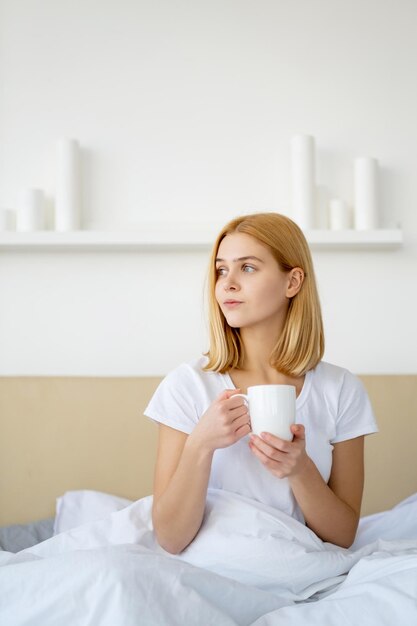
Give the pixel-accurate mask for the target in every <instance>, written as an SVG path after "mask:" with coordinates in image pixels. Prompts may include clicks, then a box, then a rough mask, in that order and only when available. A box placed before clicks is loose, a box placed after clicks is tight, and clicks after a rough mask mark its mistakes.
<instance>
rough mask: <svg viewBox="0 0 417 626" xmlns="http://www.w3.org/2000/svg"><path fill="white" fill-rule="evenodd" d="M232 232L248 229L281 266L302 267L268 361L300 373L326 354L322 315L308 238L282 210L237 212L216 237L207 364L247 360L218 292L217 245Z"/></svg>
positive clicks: (238, 364) (222, 366)
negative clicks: (253, 212)
mask: <svg viewBox="0 0 417 626" xmlns="http://www.w3.org/2000/svg"><path fill="white" fill-rule="evenodd" d="M232 233H245V234H246V235H250V236H251V237H254V238H255V239H257V240H258V241H260V242H261V243H263V244H264V245H266V246H267V247H268V248H269V249H270V251H271V253H272V255H273V256H274V258H275V259H276V261H277V263H278V265H279V267H280V268H281V270H282V271H284V272H289V271H290V270H291V269H293V268H294V267H299V268H301V269H302V270H303V272H304V281H303V283H302V285H301V288H300V290H299V292H298V293H297V294H296V295H295V296H294V297H293V298H291V300H290V303H289V307H288V312H287V317H286V320H285V324H284V328H283V330H282V333H281V335H280V337H279V338H278V341H277V343H276V345H275V346H274V348H273V350H272V353H271V357H270V364H271V365H272V366H273V367H274V368H275V369H276V370H277V371H279V372H282V373H283V374H285V375H287V376H302V375H304V374H305V373H306V372H307V371H308V370H310V369H313V368H314V367H315V366H316V365H317V364H318V363H319V361H320V360H321V359H322V357H323V353H324V332H323V321H322V316H321V308H320V301H319V296H318V292H317V286H316V279H315V276H314V269H313V261H312V258H311V253H310V249H309V247H308V243H307V241H306V238H305V237H304V235H303V233H302V231H301V229H300V228H299V227H298V226H297V224H295V222H293V221H292V220H291V219H289V218H288V217H285V216H284V215H280V214H278V213H255V214H253V215H244V216H241V217H237V218H235V219H233V220H232V221H230V222H229V223H228V224H226V226H224V228H222V230H221V232H220V233H219V235H218V237H217V239H216V241H215V243H214V246H213V251H212V254H211V259H210V266H209V274H208V300H209V311H208V317H209V335H210V347H209V350H208V352H206V353H205V354H206V356H208V363H207V364H206V365H205V367H204V370H206V371H215V372H220V373H225V372H226V371H228V370H229V369H241V368H242V366H243V361H244V346H243V342H242V340H241V336H240V331H239V329H238V328H232V327H230V326H229V325H228V323H227V321H226V319H225V317H224V315H223V313H222V311H221V309H220V306H219V304H218V303H217V300H216V297H215V287H216V282H217V272H216V257H217V254H218V249H219V246H220V243H221V242H222V241H223V239H224V238H225V237H226V236H227V235H230V234H232Z"/></svg>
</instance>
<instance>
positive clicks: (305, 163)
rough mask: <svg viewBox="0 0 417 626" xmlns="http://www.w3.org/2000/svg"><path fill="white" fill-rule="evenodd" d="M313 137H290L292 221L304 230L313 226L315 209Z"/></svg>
mask: <svg viewBox="0 0 417 626" xmlns="http://www.w3.org/2000/svg"><path fill="white" fill-rule="evenodd" d="M314 156H315V155H314V137H312V136H311V135H301V134H300V135H294V137H292V139H291V192H292V211H293V218H294V221H295V222H297V224H298V225H299V226H300V227H301V228H302V229H304V230H309V229H311V228H314V216H315V209H316V206H315V205H316V186H315V162H314V161H315V159H314Z"/></svg>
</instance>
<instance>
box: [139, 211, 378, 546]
mask: <svg viewBox="0 0 417 626" xmlns="http://www.w3.org/2000/svg"><path fill="white" fill-rule="evenodd" d="M209 283H210V284H209V298H210V300H209V304H210V311H209V317H210V347H209V351H208V353H207V354H206V355H205V356H204V357H202V358H200V359H197V360H196V361H193V362H191V363H184V364H183V365H181V366H179V367H178V368H176V369H175V370H174V371H173V372H171V373H170V374H169V375H168V376H167V377H166V378H165V379H164V380H163V381H162V383H161V385H160V386H159V387H158V389H157V390H156V392H155V394H154V396H153V398H152V399H151V401H150V403H149V405H148V407H147V409H146V411H145V414H146V415H147V416H149V417H151V418H152V419H154V420H156V421H157V422H159V442H158V456H157V462H156V469H155V482H154V501H153V511H152V517H153V524H154V529H155V533H156V537H157V539H158V542H159V543H160V545H161V546H162V547H163V548H164V549H165V550H167V551H168V552H171V553H173V554H177V553H179V552H181V551H182V550H184V548H186V547H187V545H189V543H190V542H191V541H192V540H193V539H194V537H195V536H196V534H197V533H198V531H199V529H200V527H201V524H202V520H203V515H204V509H205V502H206V494H207V488H208V487H214V488H219V489H225V490H228V491H232V492H235V493H238V494H241V495H244V496H247V497H250V498H253V499H256V500H258V501H261V502H263V503H265V504H268V505H271V506H274V507H277V508H278V509H280V510H282V511H284V512H285V513H288V514H289V515H291V516H293V517H295V518H296V519H298V520H300V521H301V522H302V523H306V524H307V525H308V527H309V528H310V529H311V530H313V531H314V532H315V533H316V534H317V535H318V536H319V537H320V538H321V539H322V540H323V541H327V542H331V543H334V544H336V545H339V546H342V547H349V546H350V545H351V544H352V543H353V540H354V538H355V534H356V529H357V525H358V521H359V515H360V505H361V499H362V490H363V481H364V468H363V465H364V461H363V457H364V451H363V439H364V435H366V434H369V433H372V432H376V431H377V427H376V423H375V419H374V416H373V413H372V408H371V406H370V403H369V399H368V397H367V394H366V392H365V390H364V388H363V386H362V384H361V383H360V381H359V380H358V379H357V378H356V377H355V376H353V375H352V374H351V373H350V372H349V371H347V370H345V369H342V368H340V367H336V366H334V365H330V364H329V363H325V362H323V361H322V360H321V359H322V356H323V352H324V337H323V326H322V318H321V312H320V304H319V298H318V294H317V289H316V283H315V278H314V270H313V265H312V260H311V255H310V251H309V248H308V244H307V242H306V240H305V237H304V235H303V233H302V232H301V230H300V229H299V227H298V226H297V225H296V224H295V223H294V222H292V221H291V220H290V219H289V218H287V217H285V216H282V215H278V214H275V213H259V214H255V215H248V216H243V217H239V218H236V219H234V220H232V221H231V222H230V223H229V224H227V225H226V226H225V227H224V228H223V229H222V231H221V232H220V234H219V236H218V238H217V240H216V242H215V245H214V248H213V253H212V258H211V262H210V268H209ZM260 384H286V385H294V386H295V388H296V395H297V399H296V421H297V424H294V425H293V426H292V427H291V429H292V433H293V440H292V441H291V442H288V441H284V440H282V439H279V438H278V437H275V436H273V435H271V434H269V433H262V434H261V436H259V437H258V436H255V435H251V429H250V418H249V415H248V412H247V408H246V406H245V404H244V402H243V400H242V398H241V397H235V395H236V394H238V393H246V391H247V388H248V387H249V386H251V385H260Z"/></svg>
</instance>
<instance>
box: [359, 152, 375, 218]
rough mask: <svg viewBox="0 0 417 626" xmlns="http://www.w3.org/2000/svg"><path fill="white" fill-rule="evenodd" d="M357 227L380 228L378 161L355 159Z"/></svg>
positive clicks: (364, 158) (366, 158) (362, 158)
mask: <svg viewBox="0 0 417 626" xmlns="http://www.w3.org/2000/svg"><path fill="white" fill-rule="evenodd" d="M355 228H356V229H357V230H373V229H375V228H378V161H377V160H376V159H372V158H368V157H360V158H357V159H355Z"/></svg>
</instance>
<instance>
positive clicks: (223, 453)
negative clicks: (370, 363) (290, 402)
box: [144, 357, 378, 522]
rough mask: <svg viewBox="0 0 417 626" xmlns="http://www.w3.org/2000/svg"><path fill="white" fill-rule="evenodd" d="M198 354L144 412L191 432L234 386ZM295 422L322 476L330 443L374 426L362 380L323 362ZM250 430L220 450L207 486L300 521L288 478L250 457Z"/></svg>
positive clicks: (310, 376)
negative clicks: (207, 367) (302, 429)
mask: <svg viewBox="0 0 417 626" xmlns="http://www.w3.org/2000/svg"><path fill="white" fill-rule="evenodd" d="M206 362H207V358H206V357H201V358H199V359H197V360H195V361H192V362H190V363H183V364H182V365H180V366H179V367H177V368H176V369H174V370H173V371H172V372H170V373H169V374H168V375H167V376H166V377H165V378H164V380H163V381H162V382H161V383H160V385H159V387H158V388H157V390H156V391H155V393H154V395H153V397H152V398H151V400H150V402H149V404H148V406H147V407H146V409H145V412H144V413H145V415H146V416H147V417H150V418H151V419H153V420H155V421H156V422H160V423H162V424H166V425H167V426H170V427H171V428H175V429H176V430H180V431H182V432H184V433H187V434H190V433H191V432H192V431H193V429H194V428H195V426H196V424H197V423H198V420H199V419H200V417H201V416H202V415H203V414H204V413H205V411H206V410H207V409H208V407H209V406H210V405H211V404H212V402H213V401H214V400H215V399H216V398H217V397H218V396H219V395H220V394H221V393H222V392H223V391H224V390H225V389H235V385H234V384H233V382H232V380H231V378H230V376H229V375H228V374H219V373H217V372H205V371H203V370H202V367H203V366H204V364H205V363H206ZM296 422H297V423H298V424H303V425H304V427H305V434H306V451H307V454H308V455H309V457H310V458H311V459H312V460H313V462H314V463H315V465H316V466H317V469H318V470H319V472H320V474H321V475H322V477H323V479H324V480H325V481H326V483H327V481H328V480H329V477H330V471H331V466H332V451H333V444H334V443H338V442H340V441H345V440H347V439H353V438H354V437H359V436H360V435H367V434H370V433H374V432H377V431H378V427H377V425H376V421H375V417H374V415H373V411H372V407H371V404H370V401H369V398H368V395H367V393H366V391H365V389H364V387H363V385H362V383H361V381H360V380H359V379H358V378H357V377H356V376H354V375H353V374H351V372H349V371H348V370H346V369H343V368H341V367H337V366H336V365H331V364H330V363H326V362H324V361H321V362H320V363H319V364H318V365H317V366H316V367H315V368H314V369H312V370H309V371H308V372H307V373H306V376H305V379H304V385H303V388H302V390H301V393H300V395H299V396H298V398H297V400H296ZM248 441H249V435H247V436H245V437H243V438H242V439H240V440H239V441H238V442H237V443H235V444H233V445H231V446H229V447H227V448H222V449H218V450H216V451H215V453H214V456H213V462H212V468H211V473H210V479H209V487H213V488H217V489H224V490H226V491H231V492H234V493H237V494H240V495H243V496H246V497H249V498H253V499H255V500H258V501H259V502H262V503H264V504H268V505H270V506H273V507H275V508H277V509H280V510H281V511H283V512H285V513H287V514H288V515H291V516H292V517H294V518H296V519H298V520H300V521H302V522H304V517H303V515H302V513H301V510H300V508H299V506H298V504H297V502H296V500H295V498H294V496H293V493H292V490H291V487H290V485H289V481H288V479H287V478H282V479H280V478H277V477H276V476H274V475H273V474H271V472H269V470H267V469H266V468H265V467H264V466H263V465H262V463H261V462H260V461H259V460H258V459H257V458H256V457H255V456H254V454H253V453H252V452H251V451H250V449H249V446H248Z"/></svg>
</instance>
